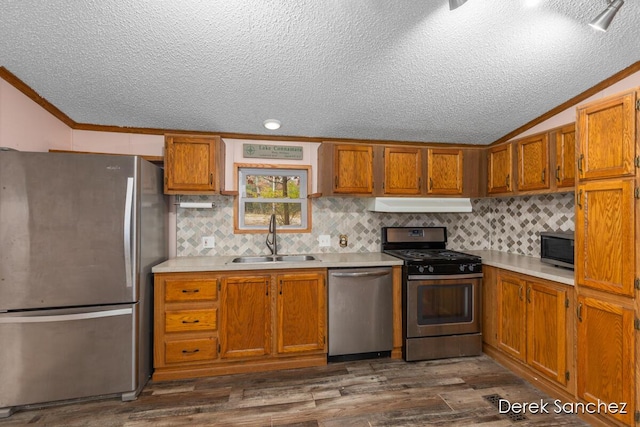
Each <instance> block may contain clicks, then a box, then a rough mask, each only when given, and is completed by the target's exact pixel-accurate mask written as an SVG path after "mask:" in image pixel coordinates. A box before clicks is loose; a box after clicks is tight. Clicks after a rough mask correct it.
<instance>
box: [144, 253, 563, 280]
mask: <svg viewBox="0 0 640 427" xmlns="http://www.w3.org/2000/svg"><path fill="white" fill-rule="evenodd" d="M462 252H465V253H469V254H473V255H477V256H480V257H482V263H483V264H485V265H490V266H493V267H497V268H502V269H505V270H510V271H514V272H516V273H522V274H527V275H529V276H533V277H538V278H541V279H547V280H551V281H554V282H560V283H564V284H566V285H571V286H573V285H574V280H573V270H569V269H566V268H560V267H554V266H552V265H549V264H545V263H543V262H541V261H540V258H539V257H531V256H525V255H516V254H510V253H507V252H499V251H489V250H484V251H472V250H463V251H462ZM308 255H313V256H314V257H316V258H317V260H316V261H301V262H263V263H234V262H231V260H233V259H234V258H236V255H234V256H200V257H178V258H172V259H170V260H167V261H165V262H163V263H161V264H158V265H156V266H155V267H153V269H152V271H153V272H154V273H185V272H202V271H247V270H275V269H291V268H340V267H343V268H345V267H384V266H392V265H402V264H403V262H402V260H400V259H398V258H395V257H393V256H391V255H387V254H384V253H382V252H364V253H361V252H358V253H317V254H308Z"/></svg>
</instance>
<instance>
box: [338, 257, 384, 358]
mask: <svg viewBox="0 0 640 427" xmlns="http://www.w3.org/2000/svg"><path fill="white" fill-rule="evenodd" d="M391 272H392V269H391V267H378V268H352V269H329V280H328V285H329V286H328V288H329V289H328V292H329V304H328V308H329V324H328V329H329V356H338V355H352V354H361V353H377V352H386V351H390V350H391V349H392V348H393V279H392V274H391Z"/></svg>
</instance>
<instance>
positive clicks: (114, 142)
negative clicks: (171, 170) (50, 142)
mask: <svg viewBox="0 0 640 427" xmlns="http://www.w3.org/2000/svg"><path fill="white" fill-rule="evenodd" d="M70 149H71V150H73V151H88V152H92V153H112V154H137V155H144V156H163V155H164V136H163V135H144V134H139V133H121V132H98V131H91V130H73V131H72V136H71V148H70Z"/></svg>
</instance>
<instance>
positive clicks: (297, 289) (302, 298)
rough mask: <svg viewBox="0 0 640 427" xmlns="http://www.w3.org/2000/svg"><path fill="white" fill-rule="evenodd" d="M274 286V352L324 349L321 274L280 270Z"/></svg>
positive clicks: (323, 310) (323, 293) (322, 350)
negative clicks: (275, 328) (275, 290)
mask: <svg viewBox="0 0 640 427" xmlns="http://www.w3.org/2000/svg"><path fill="white" fill-rule="evenodd" d="M277 286H278V295H277V301H278V302H277V307H278V324H277V335H278V337H277V338H278V353H300V352H310V351H311V352H313V351H315V352H317V351H319V352H324V349H325V324H326V308H325V304H326V288H325V276H324V274H322V273H310V274H282V275H279V276H278V277H277Z"/></svg>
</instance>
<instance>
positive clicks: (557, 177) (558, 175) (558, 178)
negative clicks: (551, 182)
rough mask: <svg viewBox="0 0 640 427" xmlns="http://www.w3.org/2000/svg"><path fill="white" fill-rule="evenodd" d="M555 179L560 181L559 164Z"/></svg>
mask: <svg viewBox="0 0 640 427" xmlns="http://www.w3.org/2000/svg"><path fill="white" fill-rule="evenodd" d="M556 181H558V182H560V166H558V168H557V169H556Z"/></svg>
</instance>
